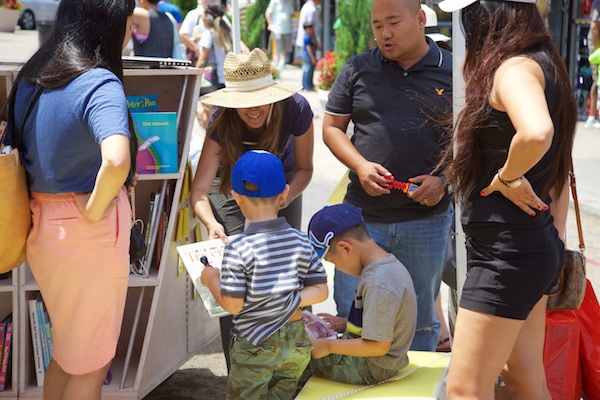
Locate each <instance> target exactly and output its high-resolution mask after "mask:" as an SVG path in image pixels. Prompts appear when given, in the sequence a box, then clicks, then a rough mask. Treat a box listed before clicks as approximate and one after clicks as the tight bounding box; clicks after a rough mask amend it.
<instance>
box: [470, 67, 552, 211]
mask: <svg viewBox="0 0 600 400" xmlns="http://www.w3.org/2000/svg"><path fill="white" fill-rule="evenodd" d="M544 84H545V82H544V75H543V72H542V69H541V67H540V66H539V64H537V63H536V62H535V61H533V60H531V59H527V58H524V57H515V58H513V59H512V60H509V61H507V62H505V63H504V64H502V66H500V68H499V69H498V72H497V73H496V76H495V78H494V89H493V90H492V93H491V95H490V104H491V105H492V107H494V108H495V109H497V110H499V111H505V112H506V113H507V114H508V115H509V117H510V120H511V122H512V123H513V125H514V127H515V129H516V133H515V135H514V137H513V138H512V140H511V143H510V147H509V150H508V156H507V158H506V161H505V163H504V166H502V168H500V169H499V170H498V173H497V174H496V175H495V176H494V178H493V179H492V181H491V182H490V184H489V186H488V187H486V188H485V189H483V190H482V191H481V196H488V195H490V194H492V193H493V192H495V191H499V192H501V193H502V195H504V196H505V197H506V198H507V199H509V200H510V201H512V202H513V203H514V204H515V205H517V206H518V207H519V208H520V209H521V210H523V212H525V213H527V214H528V215H530V216H532V217H534V216H535V215H536V210H537V211H542V210H547V209H548V205H547V204H546V203H544V202H543V201H542V200H541V199H540V198H539V197H538V195H537V194H536V193H535V192H534V190H533V188H532V187H531V184H530V183H529V181H528V180H527V178H526V177H525V174H526V173H527V171H529V170H530V169H531V168H533V166H535V165H536V164H537V163H538V162H539V161H540V160H541V159H542V157H543V156H544V154H546V152H547V151H548V149H550V145H551V144H552V138H553V136H554V125H553V122H552V119H551V117H550V113H549V112H548V104H547V102H546V98H545V95H544ZM519 93H521V94H522V95H519Z"/></svg>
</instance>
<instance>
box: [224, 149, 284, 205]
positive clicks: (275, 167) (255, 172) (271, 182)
mask: <svg viewBox="0 0 600 400" xmlns="http://www.w3.org/2000/svg"><path fill="white" fill-rule="evenodd" d="M244 182H249V183H253V184H254V185H256V186H257V187H258V191H252V190H248V189H246V188H244ZM285 185H286V183H285V172H284V171H283V164H282V163H281V160H280V159H279V158H277V157H276V156H274V155H273V154H271V153H269V152H268V151H265V150H251V151H247V152H246V153H244V154H243V155H242V156H241V157H240V158H239V159H238V160H237V161H236V163H235V165H234V166H233V170H232V171H231V188H232V189H233V190H235V191H236V192H237V193H239V194H241V195H244V196H248V197H262V198H267V197H274V196H277V195H278V194H280V193H282V192H283V191H284V190H285Z"/></svg>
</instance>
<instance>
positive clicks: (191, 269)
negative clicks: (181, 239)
mask: <svg viewBox="0 0 600 400" xmlns="http://www.w3.org/2000/svg"><path fill="white" fill-rule="evenodd" d="M235 236H236V235H233V236H230V237H229V240H232V239H233V238H235ZM224 249H225V244H224V243H223V241H222V240H221V239H213V240H205V241H203V242H197V243H191V244H185V245H182V246H177V252H178V253H179V257H181V260H182V261H183V264H184V266H185V270H186V271H187V273H188V275H189V276H190V279H191V280H192V283H193V284H194V287H195V289H196V290H197V291H198V293H199V295H200V298H201V299H202V303H204V307H206V311H208V315H210V317H211V318H213V317H222V316H225V315H229V313H228V312H227V311H225V310H224V309H223V307H221V306H220V305H219V303H217V301H216V300H215V298H214V297H213V295H212V294H211V293H210V290H209V289H208V288H207V287H206V286H204V285H203V284H202V283H201V282H200V277H201V276H202V271H203V270H204V268H205V265H204V264H203V262H202V257H206V261H207V262H208V263H209V264H210V266H212V267H214V268H218V269H219V270H220V269H221V263H222V262H223V250H224Z"/></svg>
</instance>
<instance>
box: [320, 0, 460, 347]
mask: <svg viewBox="0 0 600 400" xmlns="http://www.w3.org/2000/svg"><path fill="white" fill-rule="evenodd" d="M425 20H426V18H425V13H424V11H422V10H421V8H420V4H419V0H374V1H373V7H372V9H371V22H372V27H373V32H374V34H375V40H376V42H377V47H376V48H373V49H370V50H368V51H366V52H365V53H363V54H360V55H358V56H356V57H353V58H351V59H349V60H348V61H347V62H346V64H345V65H344V67H343V68H342V71H341V72H340V74H339V75H338V77H337V79H336V81H335V83H334V85H333V88H332V90H331V93H330V94H329V101H328V102H327V106H326V113H325V117H324V120H323V140H324V142H325V144H326V145H327V146H328V147H329V148H330V150H331V151H332V152H333V154H334V155H335V156H336V157H337V158H338V159H339V160H340V161H341V162H342V163H344V164H345V165H346V166H347V167H348V168H349V169H350V170H351V173H350V180H351V183H350V185H349V186H348V192H347V194H346V197H345V200H344V201H345V202H347V203H350V204H354V205H356V206H358V207H360V208H362V209H363V214H364V219H365V223H366V225H367V228H368V230H369V233H370V234H371V236H372V237H373V239H375V241H376V242H377V243H378V244H379V245H380V246H381V247H383V248H384V249H386V250H387V251H389V252H391V253H393V254H394V255H395V256H396V257H397V258H398V259H399V260H400V261H401V262H402V263H403V264H404V265H405V266H406V268H407V269H408V271H409V272H410V274H411V276H412V279H413V282H414V285H415V289H416V292H417V298H418V314H417V329H416V332H415V338H414V340H413V342H412V346H411V349H412V350H428V351H435V348H436V344H437V340H438V333H439V328H440V325H439V322H438V321H437V319H436V318H435V311H434V303H435V299H436V297H437V294H438V291H439V287H440V283H441V274H442V268H443V263H444V258H445V254H446V247H447V244H448V231H449V229H450V224H451V221H452V218H453V215H454V210H453V207H452V205H451V202H450V196H448V194H447V188H448V184H449V183H450V180H449V177H448V176H447V175H446V173H447V171H441V172H440V171H437V172H436V171H435V166H436V165H437V163H438V161H439V159H440V156H441V153H442V152H443V151H444V149H445V148H446V146H447V145H448V135H447V132H448V130H449V127H448V126H444V124H443V123H444V122H445V121H450V120H451V115H452V55H451V53H449V52H448V51H446V50H443V49H440V48H439V47H438V46H437V45H436V44H435V42H433V41H432V40H431V39H428V38H426V37H425ZM350 120H352V122H353V123H354V126H355V128H354V135H353V136H352V138H351V139H349V138H348V136H346V129H347V127H348V124H349V122H350ZM392 176H393V178H394V179H395V180H396V181H401V182H411V183H414V184H417V185H419V187H418V188H417V189H416V190H414V191H412V192H408V193H404V192H403V191H402V190H397V189H395V188H390V189H388V188H389V187H390V186H389V179H390V177H392ZM396 187H397V188H400V187H401V185H396ZM355 288H356V279H355V278H354V277H350V276H349V275H342V274H341V273H339V272H338V271H336V276H335V281H334V298H335V300H336V304H337V307H338V315H340V316H343V317H347V315H348V312H349V310H350V306H351V304H352V299H353V293H354V291H355Z"/></svg>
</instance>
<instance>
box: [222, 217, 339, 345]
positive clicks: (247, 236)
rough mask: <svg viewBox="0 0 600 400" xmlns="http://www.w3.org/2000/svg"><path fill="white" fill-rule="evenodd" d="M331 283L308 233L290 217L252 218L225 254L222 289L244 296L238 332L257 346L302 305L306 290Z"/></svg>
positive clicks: (224, 292) (237, 318)
mask: <svg viewBox="0 0 600 400" xmlns="http://www.w3.org/2000/svg"><path fill="white" fill-rule="evenodd" d="M326 282H327V274H326V272H325V268H324V267H323V264H321V261H320V260H319V257H318V256H317V254H316V253H315V251H314V250H313V248H312V246H311V244H310V242H309V241H308V237H307V236H306V235H305V234H303V233H302V232H300V231H298V230H297V229H294V228H292V227H291V226H290V225H289V224H288V223H287V222H286V220H285V218H283V217H281V218H278V219H274V220H270V221H263V222H255V223H251V224H250V225H249V226H248V228H247V229H246V231H245V232H244V233H242V234H240V235H239V236H238V237H237V238H235V239H234V240H232V241H231V242H229V243H228V244H227V246H226V247H225V250H224V253H223V265H222V267H221V294H222V295H224V296H228V297H234V298H240V299H244V307H243V308H242V311H240V312H239V313H238V314H236V315H235V316H234V317H233V323H234V328H233V332H232V334H233V336H236V337H240V336H241V337H244V338H246V339H247V340H248V341H250V342H251V343H252V344H254V345H255V346H257V345H258V344H260V343H261V342H262V341H263V340H265V339H266V338H268V337H269V336H270V335H272V334H273V333H274V332H276V331H277V330H278V329H279V328H281V327H282V326H283V325H284V324H285V323H286V322H287V321H288V320H289V319H290V317H291V316H292V314H294V312H295V311H296V310H297V309H298V306H299V304H300V290H301V289H303V288H304V287H305V286H311V285H317V284H321V283H326Z"/></svg>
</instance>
